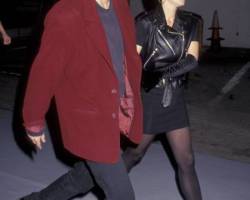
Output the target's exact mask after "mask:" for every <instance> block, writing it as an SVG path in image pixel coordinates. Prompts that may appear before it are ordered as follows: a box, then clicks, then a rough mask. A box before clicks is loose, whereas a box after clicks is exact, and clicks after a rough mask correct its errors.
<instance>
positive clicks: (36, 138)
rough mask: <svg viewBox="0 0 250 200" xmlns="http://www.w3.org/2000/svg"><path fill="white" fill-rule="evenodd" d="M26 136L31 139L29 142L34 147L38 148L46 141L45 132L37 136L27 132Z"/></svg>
mask: <svg viewBox="0 0 250 200" xmlns="http://www.w3.org/2000/svg"><path fill="white" fill-rule="evenodd" d="M27 136H28V138H29V139H30V140H31V142H32V143H33V144H34V145H35V147H36V148H38V149H40V150H41V149H42V144H44V143H45V142H46V138H45V133H43V134H42V135H39V136H31V135H28V134H27Z"/></svg>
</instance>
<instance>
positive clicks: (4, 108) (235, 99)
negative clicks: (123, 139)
mask: <svg viewBox="0 0 250 200" xmlns="http://www.w3.org/2000/svg"><path fill="white" fill-rule="evenodd" d="M208 60H209V59H208ZM247 64H248V63H247V61H246V60H244V59H242V60H240V61H239V60H237V61H231V60H230V62H228V61H227V62H225V61H223V62H219V61H218V60H216V62H210V61H207V60H206V61H205V62H202V63H201V66H200V67H199V68H197V69H196V70H195V71H194V72H192V73H191V74H190V82H189V88H188V90H187V91H186V94H187V95H186V100H187V103H188V110H189V114H190V121H191V130H192V135H193V145H194V149H195V156H196V169H197V173H198V176H199V179H200V184H201V189H202V194H203V197H204V200H249V199H250V191H249V188H250V134H249V128H250V122H249V119H250V106H249V102H250V94H249V86H250V73H249V70H248V71H246V72H245V73H244V74H243V75H242V77H240V79H239V80H238V82H237V81H236V82H235V84H234V85H233V87H232V88H231V89H230V90H229V91H228V92H227V93H223V90H222V88H224V87H225V86H227V85H228V83H229V82H230V80H231V79H232V77H234V76H235V74H237V72H239V71H240V70H241V69H242V67H244V66H245V65H247ZM19 81H20V77H19V76H17V75H16V74H10V73H9V72H4V71H1V73H0V194H1V197H0V199H1V200H2V199H4V200H15V199H18V198H19V197H21V196H23V195H26V194H28V193H30V192H33V191H37V190H40V189H41V188H43V187H45V186H46V185H48V184H49V183H50V182H52V181H53V180H55V179H56V178H57V177H59V176H60V175H62V174H63V173H65V172H66V171H67V170H68V169H69V168H70V167H69V166H68V164H67V162H65V161H64V160H63V159H61V158H60V157H58V155H57V154H56V151H55V146H54V145H53V144H52V141H51V138H50V137H49V135H50V134H49V132H48V131H47V134H48V137H47V138H48V139H47V143H46V145H45V146H44V149H43V150H42V151H39V152H37V153H36V154H34V155H33V157H30V156H29V155H28V154H27V151H23V150H24V149H23V146H22V145H20V142H21V143H22V140H21V141H20V140H18V139H17V138H18V136H17V135H16V134H18V133H16V132H15V131H14V130H13V126H12V125H13V117H14V116H13V115H14V113H15V112H14V105H15V98H17V97H18V95H19V94H18V93H16V88H17V85H18V84H19ZM17 94H18V95H17ZM218 96H219V97H220V98H219V100H216V101H214V100H215V99H218V98H217V97H218ZM52 134H53V133H52ZM20 136H21V133H20ZM19 138H20V137H19ZM130 177H131V180H132V183H133V186H134V189H135V193H136V197H137V198H136V199H138V200H165V199H169V200H181V199H182V198H181V196H180V194H179V191H178V190H177V187H176V182H175V172H174V169H173V167H172V165H171V164H170V162H169V159H168V157H167V155H166V154H165V152H164V150H163V148H162V146H161V143H159V142H158V141H156V142H155V143H153V145H152V146H151V147H150V149H149V151H148V152H147V154H146V156H145V158H144V159H143V161H142V162H141V163H140V164H139V165H138V166H136V167H135V168H134V169H133V171H132V172H131V174H130ZM77 199H86V200H95V199H97V198H96V197H95V196H94V194H93V193H89V194H87V196H84V197H79V198H77Z"/></svg>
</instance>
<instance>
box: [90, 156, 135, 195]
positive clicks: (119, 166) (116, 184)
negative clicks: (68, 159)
mask: <svg viewBox="0 0 250 200" xmlns="http://www.w3.org/2000/svg"><path fill="white" fill-rule="evenodd" d="M86 163H87V165H88V166H89V168H90V171H91V173H92V174H93V176H94V178H95V181H96V182H97V184H98V185H99V186H100V187H101V188H102V189H103V191H104V193H105V196H106V199H107V200H135V194H134V190H133V187H132V184H131V182H130V179H129V176H128V172H127V170H126V167H125V165H124V161H123V159H122V158H121V157H120V159H119V161H118V162H117V163H115V164H103V163H97V162H93V161H86Z"/></svg>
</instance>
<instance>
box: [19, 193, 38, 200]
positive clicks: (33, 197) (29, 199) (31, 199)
mask: <svg viewBox="0 0 250 200" xmlns="http://www.w3.org/2000/svg"><path fill="white" fill-rule="evenodd" d="M20 200H40V199H39V192H32V193H31V194H29V195H27V196H25V197H22V198H21V199H20Z"/></svg>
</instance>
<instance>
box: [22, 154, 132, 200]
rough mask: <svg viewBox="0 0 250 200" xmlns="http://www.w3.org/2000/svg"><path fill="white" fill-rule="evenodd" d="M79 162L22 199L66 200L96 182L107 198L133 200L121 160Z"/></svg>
mask: <svg viewBox="0 0 250 200" xmlns="http://www.w3.org/2000/svg"><path fill="white" fill-rule="evenodd" d="M86 164H87V165H88V167H89V169H88V168H87V167H86V165H85V163H84V162H78V163H77V164H76V165H75V166H74V167H73V168H72V169H71V170H70V171H69V172H67V173H66V174H64V175H63V176H61V177H60V178H58V179H57V180H56V181H55V182H53V183H51V184H50V185H49V186H47V187H46V188H45V189H43V190H41V191H40V192H35V193H32V194H31V195H28V196H26V197H23V198H22V200H68V199H70V198H72V197H74V196H76V195H79V194H83V193H87V192H88V191H89V190H90V189H92V188H93V187H94V182H93V178H92V177H91V175H90V173H91V174H92V175H93V177H94V179H95V181H96V183H97V184H98V185H99V186H100V187H101V188H102V189H103V191H104V193H105V196H106V199H107V200H135V195H134V190H133V188H132V185H131V182H130V179H129V176H128V173H127V171H126V168H125V165H124V162H123V159H121V158H120V159H119V162H117V163H115V164H103V163H97V162H93V161H86Z"/></svg>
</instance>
